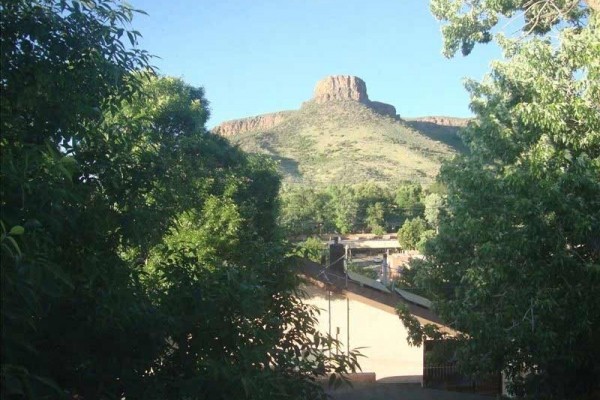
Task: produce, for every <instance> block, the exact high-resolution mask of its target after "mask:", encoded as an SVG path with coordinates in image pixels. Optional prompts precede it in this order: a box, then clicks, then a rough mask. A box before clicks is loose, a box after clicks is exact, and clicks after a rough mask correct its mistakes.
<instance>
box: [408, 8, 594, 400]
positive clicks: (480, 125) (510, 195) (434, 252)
mask: <svg viewBox="0 0 600 400" xmlns="http://www.w3.org/2000/svg"><path fill="white" fill-rule="evenodd" d="M462 3H463V2H462V1H457V2H447V1H434V2H433V4H432V7H433V8H434V11H435V10H436V7H442V6H444V7H445V6H449V5H451V4H452V6H451V8H450V9H448V10H445V11H444V15H446V16H448V17H449V18H450V24H449V25H447V27H446V28H445V30H444V33H445V40H446V45H447V46H449V47H447V49H448V48H449V49H450V50H452V49H454V50H455V45H456V44H457V43H463V47H464V46H466V49H467V50H470V47H471V46H472V44H473V43H474V42H477V41H484V40H480V39H482V38H481V37H477V36H474V35H475V33H474V32H480V33H481V32H483V33H485V32H486V29H488V28H489V27H491V26H493V25H494V24H495V19H494V18H495V17H494V16H495V15H497V14H498V12H500V11H501V13H502V14H505V15H511V13H514V12H517V11H519V10H523V7H527V8H528V10H529V11H531V12H533V11H535V10H534V9H533V8H532V7H533V6H529V5H527V4H531V3H520V2H517V3H514V2H471V3H472V5H473V7H474V8H473V10H472V12H471V13H467V14H460V13H459V10H460V9H461V8H460V7H459V6H462ZM536 4H538V5H537V6H535V7H538V6H543V5H544V4H559V3H558V2H537V3H536ZM560 4H562V5H563V6H564V5H565V4H567V3H560ZM560 4H559V5H560ZM569 4H570V5H571V6H573V7H574V8H573V9H572V10H571V11H572V12H571V11H569V12H568V13H566V14H565V12H564V8H561V7H559V11H560V10H562V11H560V12H558V13H557V14H556V16H558V17H560V18H563V19H566V20H567V21H568V22H571V23H573V24H574V25H576V26H575V27H566V26H563V27H562V30H561V32H560V35H559V38H558V41H556V42H552V41H550V40H544V39H539V38H531V39H529V40H521V41H514V40H508V39H505V38H502V37H500V38H499V39H498V41H499V43H500V45H501V46H502V47H503V49H504V52H505V57H506V60H505V61H502V62H495V63H494V64H493V66H492V72H491V74H490V75H489V76H488V77H487V78H486V79H485V80H484V81H483V82H482V83H476V82H472V81H470V82H468V84H467V88H468V89H469V91H470V92H471V96H472V103H471V107H472V109H473V111H474V112H475V113H476V115H477V119H476V120H475V121H474V122H472V123H471V124H470V126H469V127H468V128H467V129H466V131H465V132H464V137H465V140H466V142H467V143H468V145H469V147H470V149H471V152H470V153H469V154H468V155H466V156H464V157H461V158H459V159H457V160H455V161H453V162H451V163H449V164H446V165H445V166H444V167H443V168H442V171H441V175H440V179H441V181H442V182H443V183H445V184H446V185H447V187H448V198H447V202H446V204H447V206H446V207H447V208H446V213H444V214H442V216H441V218H440V225H439V234H438V235H437V236H436V237H435V238H434V239H432V240H430V241H429V243H428V244H427V246H426V256H427V262H426V263H421V264H420V265H419V268H418V269H419V270H418V271H415V278H414V280H415V282H416V286H418V287H423V288H426V290H427V292H428V296H429V297H430V298H432V299H433V300H434V305H435V308H436V310H437V312H438V313H439V314H440V315H441V317H442V318H443V319H444V321H445V322H446V323H447V324H449V325H450V326H452V327H453V328H454V329H456V330H457V331H458V332H459V334H458V337H459V339H460V340H461V341H462V342H463V346H462V348H461V350H460V351H459V353H458V356H459V361H460V363H461V365H462V366H463V368H464V369H465V370H467V371H469V372H472V373H485V372H493V371H499V370H501V371H503V372H505V373H506V374H507V376H508V377H509V379H510V381H511V382H512V389H513V391H514V392H515V393H516V394H518V395H527V396H531V397H534V398H542V397H543V398H560V399H563V398H576V397H578V396H585V395H587V396H590V398H591V396H593V393H596V394H597V390H598V382H600V368H599V365H598V359H599V357H600V342H599V341H598V337H597V332H598V330H599V329H600V305H599V303H598V302H597V301H596V294H597V293H599V292H600V245H599V243H600V240H599V237H600V179H599V177H600V113H599V112H598V104H599V103H600V86H599V82H600V79H599V78H600V69H599V66H600V34H599V30H598V28H599V17H598V13H597V12H592V13H591V14H589V19H588V18H585V17H584V16H585V15H588V13H589V9H585V8H579V2H574V3H569ZM454 7H459V8H454ZM498 7H505V8H502V9H501V10H500V11H499V8H498ZM440 9H441V8H440ZM525 11H527V10H525ZM539 12H540V11H539V10H537V11H536V13H537V14H536V15H539V18H538V17H536V16H532V17H531V18H529V17H526V24H527V25H526V30H527V31H529V30H530V29H532V27H533V28H534V30H536V29H537V32H540V33H541V32H545V31H546V30H547V28H548V27H549V24H553V23H554V22H556V21H558V19H553V20H551V21H550V20H548V21H550V22H548V21H547V20H545V19H544V18H545V17H544V16H543V15H542V14H539ZM482 13H483V14H482ZM483 15H485V16H483ZM453 18H456V19H453ZM528 18H529V19H528ZM469 19H470V20H472V21H474V25H473V26H471V27H474V30H471V29H470V28H469V29H467V25H468V24H467V21H469ZM577 25H579V26H577ZM469 26H470V25H469ZM403 318H404V319H406V320H407V322H410V321H408V320H409V319H410V318H407V317H406V315H404V316H403ZM412 328H413V334H414V333H415V332H416V333H417V334H416V335H412V336H411V338H412V340H415V341H416V342H419V341H420V340H421V338H422V336H419V327H418V325H417V326H415V325H414V324H413V325H412ZM423 333H424V332H422V331H421V332H420V334H423ZM430 333H431V332H430Z"/></svg>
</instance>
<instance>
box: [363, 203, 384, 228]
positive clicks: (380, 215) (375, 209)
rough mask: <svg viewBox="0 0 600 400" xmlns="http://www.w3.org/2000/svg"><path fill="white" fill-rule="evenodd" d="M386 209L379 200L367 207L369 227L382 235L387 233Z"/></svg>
mask: <svg viewBox="0 0 600 400" xmlns="http://www.w3.org/2000/svg"><path fill="white" fill-rule="evenodd" d="M384 217H385V210H384V208H383V203H381V202H377V203H375V204H371V205H369V206H368V207H367V217H366V222H367V227H368V228H369V229H370V230H371V232H373V233H374V234H376V235H382V234H384V233H385V228H384V226H385V220H384Z"/></svg>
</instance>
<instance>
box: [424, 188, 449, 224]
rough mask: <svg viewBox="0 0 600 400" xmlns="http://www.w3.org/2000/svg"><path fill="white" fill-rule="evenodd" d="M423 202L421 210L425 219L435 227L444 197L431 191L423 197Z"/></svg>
mask: <svg viewBox="0 0 600 400" xmlns="http://www.w3.org/2000/svg"><path fill="white" fill-rule="evenodd" d="M423 204H424V205H425V211H424V212H423V215H424V217H425V221H427V223H428V224H429V226H430V227H432V228H434V229H437V227H438V224H439V219H440V212H441V211H442V207H443V206H444V198H443V197H442V196H440V195H439V194H437V193H431V194H428V195H427V196H426V197H425V200H424V201H423Z"/></svg>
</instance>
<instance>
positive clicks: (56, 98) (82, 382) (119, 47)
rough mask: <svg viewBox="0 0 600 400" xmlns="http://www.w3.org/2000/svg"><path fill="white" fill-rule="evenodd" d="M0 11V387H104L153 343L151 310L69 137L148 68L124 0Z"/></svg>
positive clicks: (129, 376) (84, 391) (69, 390)
mask: <svg viewBox="0 0 600 400" xmlns="http://www.w3.org/2000/svg"><path fill="white" fill-rule="evenodd" d="M0 12H1V18H0V31H1V32H2V34H1V36H0V48H1V50H0V62H1V66H2V68H1V72H0V74H1V78H0V85H2V88H1V90H0V129H1V139H0V152H1V156H0V163H1V168H0V179H1V185H0V198H1V200H0V214H1V216H0V218H1V219H2V223H3V227H4V226H5V227H6V229H5V230H4V232H3V235H2V249H1V257H2V259H1V264H2V277H1V281H2V317H1V318H2V321H1V325H2V350H1V352H2V366H1V379H2V397H3V398H4V397H5V396H6V398H13V397H12V396H15V397H16V398H22V397H24V396H26V397H29V398H32V397H40V398H43V397H46V398H51V397H58V396H59V395H71V396H74V395H83V396H84V397H88V398H97V397H102V396H104V395H105V394H106V393H117V392H119V390H120V388H121V387H122V383H121V382H123V381H127V382H130V383H131V384H132V385H133V384H135V383H134V382H138V383H139V380H138V379H136V378H135V376H137V378H139V377H140V375H139V374H137V373H136V372H135V371H136V370H142V371H143V368H144V367H145V366H147V365H148V362H149V361H150V360H151V359H152V357H153V356H155V355H156V353H155V351H154V349H155V347H154V346H155V345H156V336H154V335H153V334H152V333H151V332H150V329H151V328H152V327H154V326H155V325H156V323H157V320H156V318H155V316H154V315H153V313H152V306H151V304H150V302H149V301H148V299H147V298H146V296H145V295H144V293H143V290H141V288H140V285H139V279H138V275H137V274H136V273H135V271H133V270H131V269H129V268H128V267H127V265H126V263H125V262H124V261H123V260H122V259H121V258H120V257H119V255H118V252H117V251H116V249H117V248H118V246H119V242H120V239H121V237H120V235H119V232H118V229H119V225H120V223H119V216H118V213H117V212H115V209H114V208H113V204H112V203H111V201H110V199H108V198H107V197H106V196H104V194H103V187H102V186H101V185H100V182H99V181H98V180H97V179H96V175H95V174H96V173H97V172H98V170H94V169H93V170H90V169H89V168H87V166H86V165H85V164H86V162H85V160H83V159H82V158H81V155H80V154H79V153H78V151H77V150H76V149H77V148H78V147H79V146H80V144H81V143H84V142H86V141H89V140H93V139H95V138H96V137H95V135H96V133H97V132H96V131H95V130H94V128H92V126H94V125H96V124H97V123H98V121H99V120H101V118H102V109H103V108H105V107H107V108H110V107H112V106H114V105H115V104H116V103H117V102H118V101H120V99H123V98H126V97H127V96H129V95H130V94H131V93H133V92H134V91H135V90H136V87H137V86H138V81H137V80H134V79H130V78H129V74H130V73H131V72H132V71H134V70H138V69H144V70H148V68H149V65H148V61H149V57H148V55H147V53H145V52H144V51H142V50H139V49H138V48H137V47H136V46H135V45H136V41H137V37H138V33H137V32H135V31H127V30H126V28H125V27H126V26H127V25H128V24H129V22H130V21H131V19H132V17H133V15H134V13H135V10H133V9H131V8H130V7H128V6H126V5H119V4H115V3H113V2H111V1H98V2H95V3H92V2H76V1H61V2H54V1H44V0H40V1H7V2H3V4H2V7H1V10H0ZM123 35H126V37H128V39H129V42H130V43H129V44H128V45H126V44H125V43H123V42H122V41H121V39H120V38H121V37H122V36H123ZM130 45H131V46H130ZM104 137H106V136H104ZM121 138H122V136H121ZM10 232H12V233H10ZM6 233H9V235H6ZM132 344H135V345H132ZM103 349H111V351H109V352H107V351H105V350H103ZM117 377H119V378H120V379H121V382H119V381H118V380H117V379H116V378H117Z"/></svg>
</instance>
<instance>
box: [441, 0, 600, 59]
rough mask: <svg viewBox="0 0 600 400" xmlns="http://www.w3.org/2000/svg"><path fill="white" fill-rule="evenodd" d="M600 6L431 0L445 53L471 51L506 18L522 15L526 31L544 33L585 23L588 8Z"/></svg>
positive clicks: (592, 2) (575, 0)
mask: <svg viewBox="0 0 600 400" xmlns="http://www.w3.org/2000/svg"><path fill="white" fill-rule="evenodd" d="M588 7H591V8H593V9H595V10H596V11H598V10H600V3H599V2H598V1H597V0H588V1H587V2H585V3H584V2H582V1H581V0H568V1H565V0H474V1H473V0H432V1H431V11H432V13H433V15H435V17H436V18H437V19H439V20H442V21H445V22H446V25H444V26H443V27H442V33H443V36H444V54H445V55H446V56H447V57H451V56H453V55H455V54H456V52H457V51H458V50H459V49H460V50H461V52H462V54H463V55H468V54H469V53H471V50H473V47H474V46H475V44H477V43H488V42H490V41H491V40H492V39H493V32H492V30H493V28H494V27H495V26H496V25H497V24H498V23H499V22H500V21H502V20H503V19H511V18H513V19H517V18H523V20H524V24H523V27H522V30H523V32H524V34H525V35H528V34H531V33H535V34H544V33H547V32H549V31H550V30H551V29H552V28H553V27H554V26H556V25H558V24H560V23H567V24H571V25H574V26H577V27H580V26H582V23H583V20H585V17H586V16H587V15H588V12H589V8H588Z"/></svg>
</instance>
